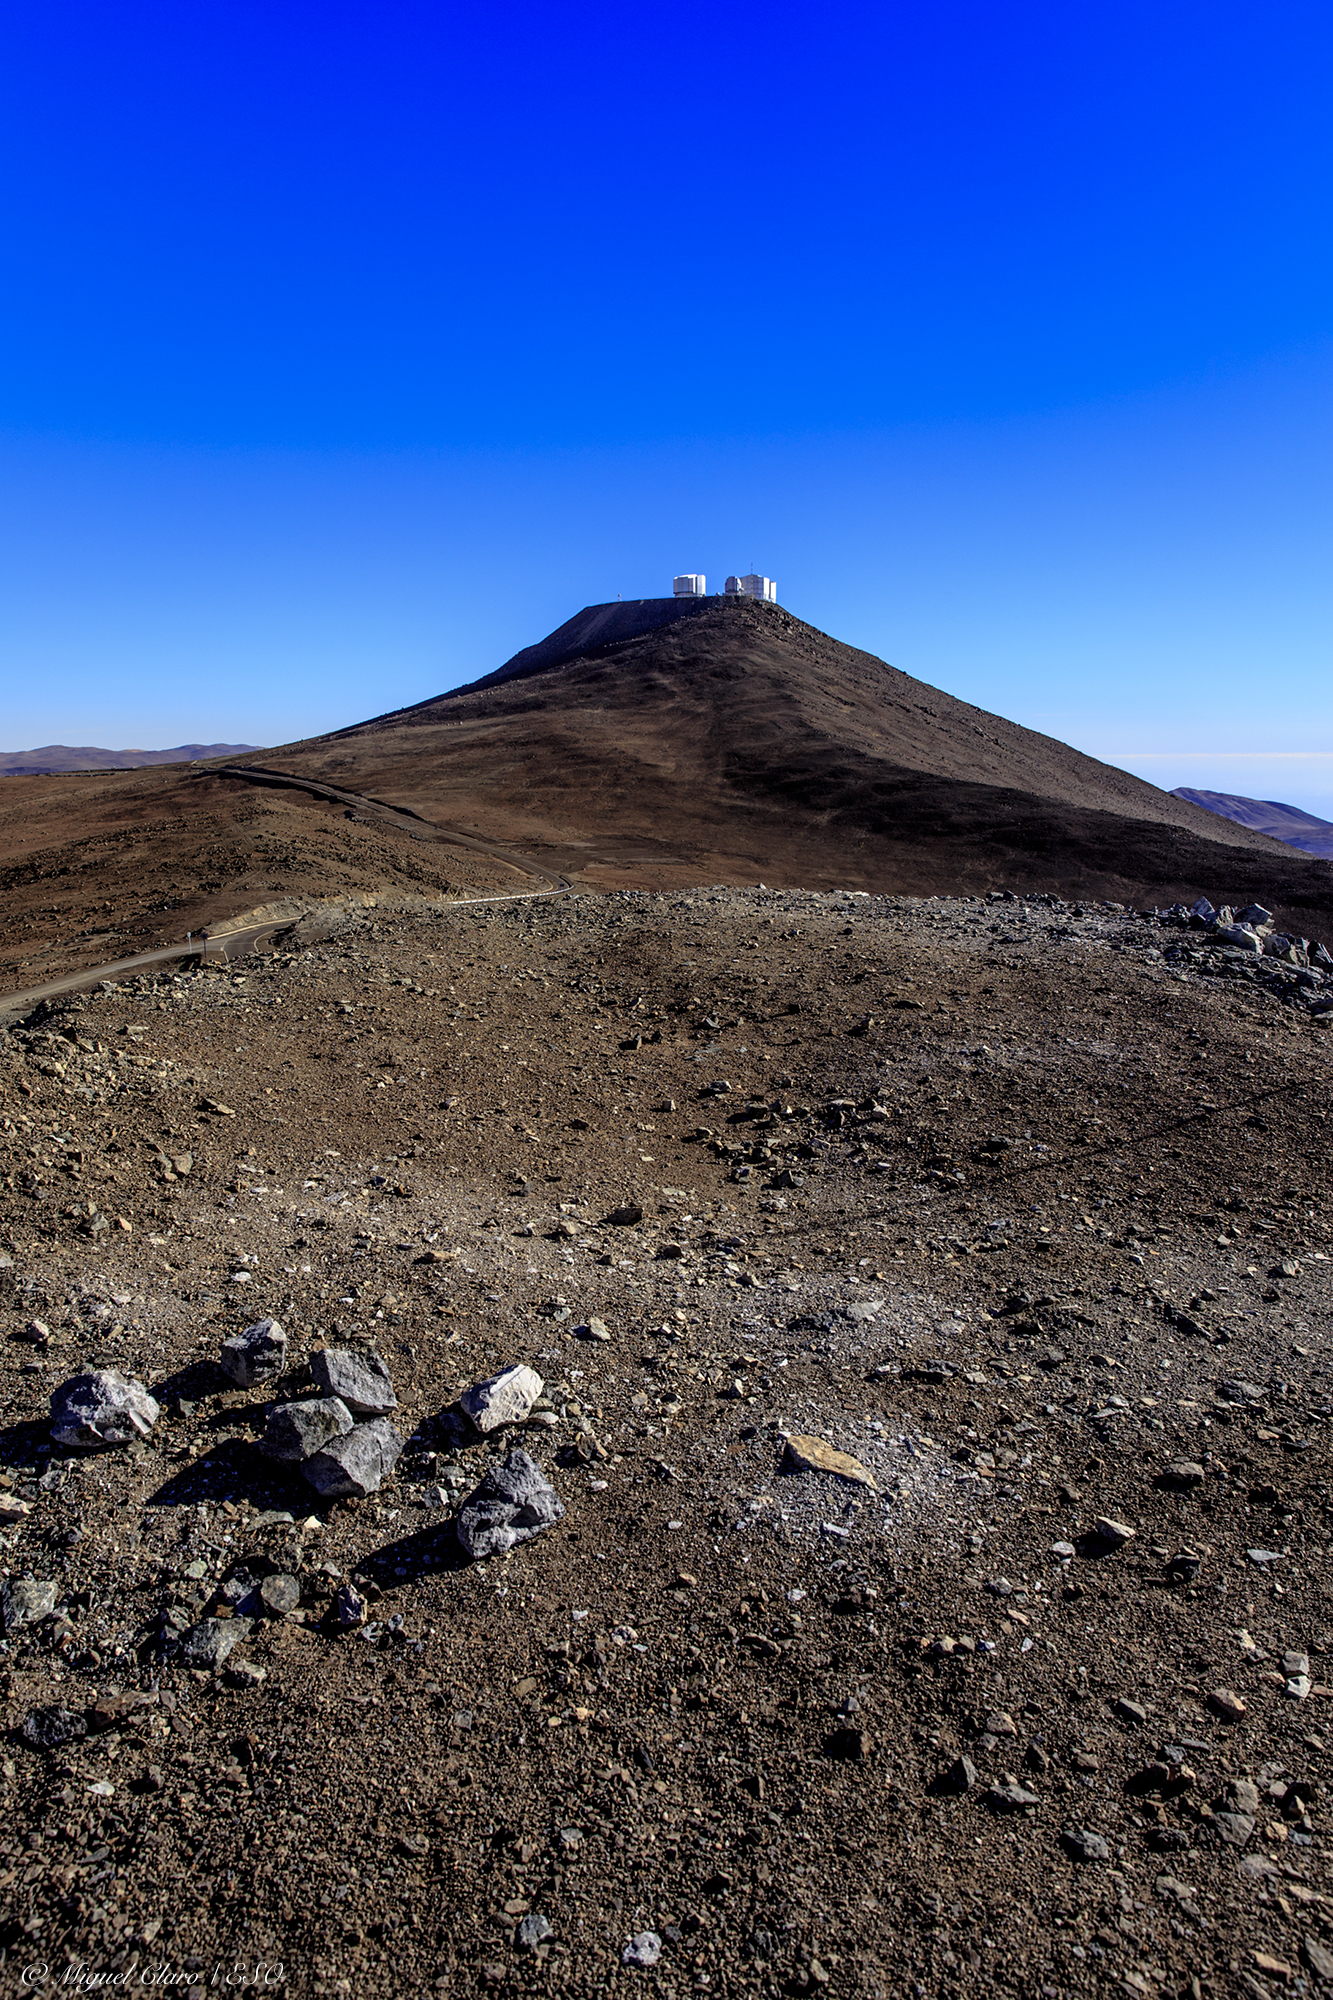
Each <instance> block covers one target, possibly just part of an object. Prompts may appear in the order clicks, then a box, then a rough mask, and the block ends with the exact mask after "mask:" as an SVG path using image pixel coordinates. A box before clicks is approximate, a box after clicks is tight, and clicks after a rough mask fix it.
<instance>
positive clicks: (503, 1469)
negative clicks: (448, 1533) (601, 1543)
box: [455, 1451, 565, 1562]
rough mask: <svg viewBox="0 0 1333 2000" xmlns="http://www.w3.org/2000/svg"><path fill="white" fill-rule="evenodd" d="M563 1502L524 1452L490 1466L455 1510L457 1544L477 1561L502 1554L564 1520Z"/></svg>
mask: <svg viewBox="0 0 1333 2000" xmlns="http://www.w3.org/2000/svg"><path fill="white" fill-rule="evenodd" d="M564 1512H565V1508H564V1502H563V1501H562V1500H561V1499H560V1497H559V1495H558V1494H557V1493H556V1490H555V1488H554V1487H553V1486H552V1485H551V1483H550V1481H549V1480H548V1479H547V1478H546V1475H545V1474H544V1473H543V1471H542V1469H541V1467H540V1466H539V1465H537V1464H535V1463H534V1461H533V1460H532V1459H530V1458H529V1457H528V1454H527V1453H526V1452H525V1451H511V1452H510V1454H509V1456H508V1458H506V1459H504V1460H503V1461H502V1463H501V1464H499V1465H496V1466H492V1468H491V1470H490V1471H489V1472H488V1473H487V1474H486V1477H485V1478H484V1479H483V1480H482V1481H481V1483H480V1485H479V1486H477V1487H476V1488H475V1489H474V1490H473V1492H472V1493H471V1494H470V1495H469V1496H468V1498H467V1499H466V1500H465V1501H464V1502H463V1504H462V1506H461V1507H460V1508H459V1510H458V1515H457V1519H456V1522H455V1529H456V1532H457V1535H458V1540H459V1543H460V1544H461V1546H462V1548H463V1550H464V1551H465V1553H466V1554H468V1555H470V1556H471V1557H472V1558H473V1560H474V1561H475V1562H483V1561H485V1559H486V1558H487V1557H488V1556H497V1555H504V1554H505V1553H506V1551H507V1550H509V1549H512V1548H516V1547H517V1546H518V1544H519V1543H520V1542H528V1541H531V1540H532V1538H533V1536H534V1535H539V1534H541V1532H542V1530H543V1529H545V1528H552V1527H554V1526H555V1523H556V1522H557V1521H559V1520H561V1519H563V1517H564Z"/></svg>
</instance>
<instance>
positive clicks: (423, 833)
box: [0, 764, 574, 1027]
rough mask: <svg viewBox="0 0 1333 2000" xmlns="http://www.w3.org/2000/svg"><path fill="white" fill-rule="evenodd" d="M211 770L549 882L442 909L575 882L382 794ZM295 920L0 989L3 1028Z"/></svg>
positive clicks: (247, 770) (267, 774)
mask: <svg viewBox="0 0 1333 2000" xmlns="http://www.w3.org/2000/svg"><path fill="white" fill-rule="evenodd" d="M209 775H210V776H215V777H223V778H246V779H248V780H250V782H252V783H254V784H261V785H286V786H289V787H291V788H292V789H294V790H296V791H302V792H312V793H313V794H314V795H315V797H316V798H323V799H334V800H336V801H337V802H338V803H339V804H342V805H349V806H354V807H356V808H357V809H358V813H359V814H360V816H362V817H363V818H364V820H365V823H366V824H368V825H390V826H397V827H398V828H399V829H400V831H402V832H404V833H408V834H411V836H412V838H413V839H414V840H430V841H443V842H447V843H450V844H452V845H454V846H458V847H470V848H471V849H473V851H474V852H475V853H478V854H485V855H489V856H490V857H491V859H492V860H495V861H505V862H508V864H509V865H510V867H512V868H519V869H522V870H523V872H524V873H525V874H528V875H533V876H535V877H536V878H537V879H538V880H539V881H541V882H545V883H546V884H548V885H549V886H548V887H546V888H544V889H529V890H526V891H523V892H521V893H519V894H517V895H511V896H468V897H466V898H460V900H459V901H458V902H457V903H452V904H451V903H444V904H441V905H440V908H441V909H445V910H447V909H458V910H470V909H471V908H472V907H473V905H474V904H475V903H527V902H532V901H533V900H534V899H535V898H537V897H541V896H552V895H555V896H567V895H569V894H570V893H571V892H572V890H573V887H574V885H573V883H572V882H571V881H570V880H569V878H568V876H565V875H559V874H557V873H556V871H555V870H554V869H552V868H544V867H542V865H541V863H540V862H537V861H528V860H526V859H525V858H524V857H523V856H522V855H521V854H511V853H509V851H508V850H507V849H505V848H503V847H494V846H492V845H491V844H490V843H489V842H488V841H484V840H474V839H473V838H472V837H471V836H470V835H468V834H465V833H454V832H452V831H450V830H449V829H448V828H445V827H437V826H435V825H433V824H432V822H431V821H430V820H426V819H421V818H420V817H419V816H418V815H417V814H416V813H411V812H407V811H406V810H405V809H403V808H402V807H400V806H389V805H385V804H384V802H383V800H381V799H370V798H366V797H365V796H364V794H362V793H361V792H348V791H344V790H342V789H341V788H340V787H339V786H337V785H323V784H320V783H319V782H318V780H315V779H308V778H294V777H292V776H290V775H289V774H288V773H287V772H285V771H266V770H262V769H259V768H258V767H254V766H251V765H249V764H226V765H224V766H222V768H221V769H220V770H219V771H216V772H211V773H210V774H209ZM297 921H299V919H296V918H292V917H280V918H276V919H274V918H266V919H265V920H264V921H263V922H262V923H254V924H246V925H244V926H243V927H242V928H241V929H239V930H234V931H223V932H222V933H221V934H220V935H219V936H217V937H208V936H206V935H203V936H199V937H196V938H191V939H189V940H188V941H187V942H186V943H184V944H168V945H162V946H161V947H159V949H158V950H156V951H141V952H136V953H135V954H134V956H133V957H132V958H115V959H112V960H111V961H110V963H109V964H107V965H94V966H89V967H87V968H86V969H85V970H84V971H82V972H69V973H66V974H64V975H63V977H61V978H60V979H49V980H47V981H46V982H45V984H44V985H41V986H28V987H24V988H22V989H21V990H20V991H19V992H17V993H0V1027H4V1026H7V1025H8V1023H9V1022H10V1021H12V1020H16V1019H21V1018H22V1016H23V1015H24V1014H29V1013H31V1012H32V1009H33V1008H34V1007H37V1006H40V1005H41V1003H42V1001H43V1000H58V999H59V998H60V997H61V995H62V994H65V993H86V992H87V991H88V990H89V988H90V987H93V986H100V985H101V983H102V981H103V980H104V979H133V978H135V977H137V975H138V974H140V973H143V972H154V971H157V970H159V969H160V968H162V967H164V966H168V965H179V964H181V963H183V962H186V961H191V960H193V961H195V962H198V963H202V962H203V961H204V960H205V959H219V958H221V959H232V958H244V957H247V956H248V955H249V954H250V953H251V952H254V951H256V950H257V949H258V948H259V946H260V945H261V944H263V943H265V941H266V940H267V939H269V938H271V937H273V936H274V935H275V934H276V933H277V932H279V931H284V930H289V929H290V928H291V926H292V924H293V923H294V922H297Z"/></svg>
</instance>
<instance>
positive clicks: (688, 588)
mask: <svg viewBox="0 0 1333 2000" xmlns="http://www.w3.org/2000/svg"><path fill="white" fill-rule="evenodd" d="M707 583H708V579H707V577H703V576H673V577H672V579H671V594H672V596H673V597H706V596H707V595H708V590H707Z"/></svg>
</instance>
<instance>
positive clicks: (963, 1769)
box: [939, 1757, 977, 1794]
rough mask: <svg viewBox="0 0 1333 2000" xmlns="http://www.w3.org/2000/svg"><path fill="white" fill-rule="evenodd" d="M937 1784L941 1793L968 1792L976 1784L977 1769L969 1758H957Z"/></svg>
mask: <svg viewBox="0 0 1333 2000" xmlns="http://www.w3.org/2000/svg"><path fill="white" fill-rule="evenodd" d="M939 1782H940V1790H941V1791H942V1792H955V1793H958V1794H962V1793H963V1792H970V1791H971V1789H972V1787H973V1786H974V1785H975V1784H976V1782H977V1767H976V1765H975V1764H974V1763H973V1762H972V1759H971V1758H970V1757H957V1758H955V1759H954V1761H953V1763H952V1764H950V1766H949V1768H948V1770H947V1771H946V1772H945V1773H944V1775H943V1776H942V1778H941V1779H940V1781H939Z"/></svg>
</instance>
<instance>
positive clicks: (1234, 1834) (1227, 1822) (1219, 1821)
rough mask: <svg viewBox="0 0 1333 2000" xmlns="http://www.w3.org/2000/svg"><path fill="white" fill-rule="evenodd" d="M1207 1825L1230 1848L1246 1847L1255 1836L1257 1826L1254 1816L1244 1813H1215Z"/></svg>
mask: <svg viewBox="0 0 1333 2000" xmlns="http://www.w3.org/2000/svg"><path fill="white" fill-rule="evenodd" d="M1206 1824H1207V1825H1208V1826H1209V1827H1211V1828H1212V1830H1213V1832H1214V1833H1216V1834H1217V1836H1218V1838H1219V1839H1221V1840H1224V1841H1226V1843H1227V1845H1228V1846H1229V1847H1244V1845H1245V1843H1246V1841H1247V1840H1248V1839H1249V1838H1250V1836H1251V1835H1252V1834H1253V1832H1254V1825H1255V1823H1254V1819H1253V1818H1252V1816H1251V1815H1250V1814H1249V1813H1243V1812H1218V1813H1214V1814H1213V1816H1212V1818H1211V1819H1210V1820H1208V1821H1207V1822H1206Z"/></svg>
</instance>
